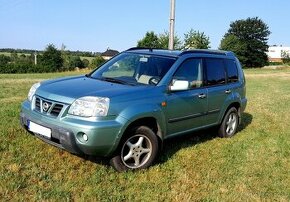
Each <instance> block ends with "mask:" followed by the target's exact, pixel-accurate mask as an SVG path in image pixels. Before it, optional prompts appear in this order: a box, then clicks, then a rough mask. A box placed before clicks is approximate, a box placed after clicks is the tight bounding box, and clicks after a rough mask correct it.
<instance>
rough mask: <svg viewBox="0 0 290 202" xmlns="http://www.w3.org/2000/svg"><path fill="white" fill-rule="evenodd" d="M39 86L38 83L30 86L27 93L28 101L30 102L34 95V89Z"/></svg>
mask: <svg viewBox="0 0 290 202" xmlns="http://www.w3.org/2000/svg"><path fill="white" fill-rule="evenodd" d="M39 86H40V83H35V84H33V85H32V86H31V88H30V90H29V92H28V96H27V97H28V100H29V101H30V102H31V100H32V97H33V95H34V94H35V91H36V89H37V88H38V87H39Z"/></svg>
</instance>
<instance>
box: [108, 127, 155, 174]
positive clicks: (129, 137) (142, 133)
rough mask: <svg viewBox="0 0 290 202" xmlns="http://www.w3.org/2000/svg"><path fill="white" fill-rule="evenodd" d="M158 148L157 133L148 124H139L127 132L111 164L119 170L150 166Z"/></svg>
mask: <svg viewBox="0 0 290 202" xmlns="http://www.w3.org/2000/svg"><path fill="white" fill-rule="evenodd" d="M158 149H159V148H158V139H157V136H156V135H155V133H154V132H153V131H152V130H151V129H150V128H148V127H147V126H139V127H136V128H133V129H132V130H130V131H129V134H126V136H125V137H124V138H123V140H122V141H121V143H120V145H119V149H118V150H117V153H116V155H115V156H114V157H113V158H112V159H111V160H110V164H111V165H112V166H113V168H114V169H115V170H117V171H119V172H123V171H126V170H139V169H144V168H148V167H149V166H150V165H152V163H153V162H154V160H155V158H156V156H157V153H158Z"/></svg>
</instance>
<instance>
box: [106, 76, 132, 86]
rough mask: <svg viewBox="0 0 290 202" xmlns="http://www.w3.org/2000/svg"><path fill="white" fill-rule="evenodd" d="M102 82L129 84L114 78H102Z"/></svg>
mask: <svg viewBox="0 0 290 202" xmlns="http://www.w3.org/2000/svg"><path fill="white" fill-rule="evenodd" d="M100 80H102V81H108V82H112V83H119V84H128V83H127V82H126V81H123V80H119V79H116V78H112V77H102V78H100Z"/></svg>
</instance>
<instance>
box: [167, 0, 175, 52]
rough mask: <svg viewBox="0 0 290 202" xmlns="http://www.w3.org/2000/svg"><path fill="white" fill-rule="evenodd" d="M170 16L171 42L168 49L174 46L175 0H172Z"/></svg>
mask: <svg viewBox="0 0 290 202" xmlns="http://www.w3.org/2000/svg"><path fill="white" fill-rule="evenodd" d="M170 8H171V9H170V18H169V44H168V49H169V50H173V48H174V21H175V0H170Z"/></svg>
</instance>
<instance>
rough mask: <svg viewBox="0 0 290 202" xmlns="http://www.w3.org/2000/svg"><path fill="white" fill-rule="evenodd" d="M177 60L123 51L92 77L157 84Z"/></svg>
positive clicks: (121, 82) (120, 81)
mask: <svg viewBox="0 0 290 202" xmlns="http://www.w3.org/2000/svg"><path fill="white" fill-rule="evenodd" d="M175 60H176V59H175V58H173V57H164V56H155V55H144V54H136V53H128V52H127V53H121V54H119V55H118V56H116V57H115V58H113V59H112V60H110V61H108V62H107V63H105V64H104V65H102V66H101V67H100V68H99V69H97V70H96V71H94V72H93V73H92V74H91V75H90V77H92V78H95V79H99V80H104V81H108V82H112V83H120V84H124V85H157V84H158V83H159V81H160V80H161V79H162V78H163V76H164V75H165V74H166V73H167V71H168V70H169V69H170V67H171V66H172V65H173V63H174V62H175Z"/></svg>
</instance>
